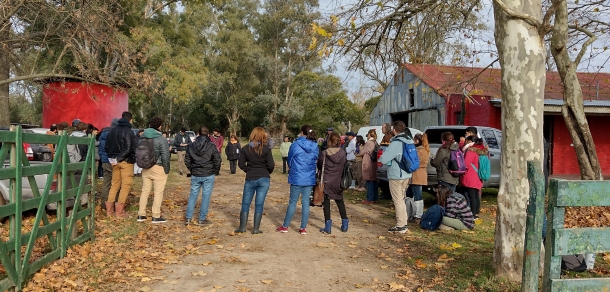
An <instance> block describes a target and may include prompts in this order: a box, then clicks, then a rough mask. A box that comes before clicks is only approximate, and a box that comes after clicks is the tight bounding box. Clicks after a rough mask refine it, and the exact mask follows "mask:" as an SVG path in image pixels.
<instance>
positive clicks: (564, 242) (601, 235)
mask: <svg viewBox="0 0 610 292" xmlns="http://www.w3.org/2000/svg"><path fill="white" fill-rule="evenodd" d="M607 251H610V227H596V228H557V229H555V246H554V249H553V253H554V254H555V255H571V254H581V253H602V252H607Z"/></svg>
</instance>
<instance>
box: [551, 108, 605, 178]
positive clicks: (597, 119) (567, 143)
mask: <svg viewBox="0 0 610 292" xmlns="http://www.w3.org/2000/svg"><path fill="white" fill-rule="evenodd" d="M587 121H588V122H589V128H590V129H591V134H592V135H593V141H594V142H595V149H596V150H597V157H598V159H599V163H600V165H601V168H602V173H603V174H604V175H608V174H610V135H608V130H607V127H608V125H610V116H589V117H587ZM552 147H553V151H552V155H553V156H552V168H551V174H558V175H580V170H579V168H578V162H577V160H576V151H574V147H573V146H572V138H571V137H570V134H569V133H568V129H567V127H566V124H565V122H564V120H563V118H562V117H561V116H557V117H555V123H554V130H553V146H552Z"/></svg>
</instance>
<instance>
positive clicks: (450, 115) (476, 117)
mask: <svg viewBox="0 0 610 292" xmlns="http://www.w3.org/2000/svg"><path fill="white" fill-rule="evenodd" d="M472 99H473V100H474V102H469V101H467V102H466V117H464V124H465V125H468V126H486V127H493V128H496V129H502V128H501V126H502V124H501V123H500V121H501V109H500V108H499V107H495V106H493V105H492V104H491V103H490V102H489V99H488V97H486V96H477V95H475V96H472ZM477 102H478V104H477ZM461 103H462V95H461V94H453V95H451V96H449V98H448V99H447V103H446V107H445V108H446V111H445V124H447V125H457V123H458V120H457V116H458V113H459V112H461V110H462V105H461Z"/></svg>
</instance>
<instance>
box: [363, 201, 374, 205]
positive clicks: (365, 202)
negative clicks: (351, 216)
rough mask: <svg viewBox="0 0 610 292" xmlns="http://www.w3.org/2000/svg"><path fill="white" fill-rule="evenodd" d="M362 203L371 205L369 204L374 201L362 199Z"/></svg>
mask: <svg viewBox="0 0 610 292" xmlns="http://www.w3.org/2000/svg"><path fill="white" fill-rule="evenodd" d="M362 204H364V205H371V204H374V203H373V201H367V200H364V201H362Z"/></svg>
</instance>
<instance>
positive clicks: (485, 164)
mask: <svg viewBox="0 0 610 292" xmlns="http://www.w3.org/2000/svg"><path fill="white" fill-rule="evenodd" d="M478 173H479V178H480V179H481V180H482V181H487V180H489V177H490V176H491V165H490V163H489V157H487V155H479V170H478Z"/></svg>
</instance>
